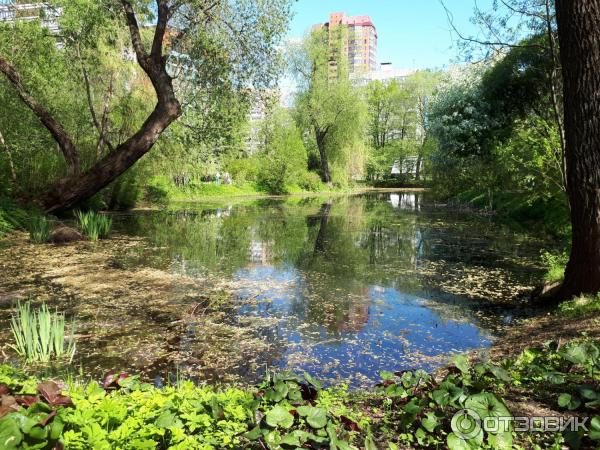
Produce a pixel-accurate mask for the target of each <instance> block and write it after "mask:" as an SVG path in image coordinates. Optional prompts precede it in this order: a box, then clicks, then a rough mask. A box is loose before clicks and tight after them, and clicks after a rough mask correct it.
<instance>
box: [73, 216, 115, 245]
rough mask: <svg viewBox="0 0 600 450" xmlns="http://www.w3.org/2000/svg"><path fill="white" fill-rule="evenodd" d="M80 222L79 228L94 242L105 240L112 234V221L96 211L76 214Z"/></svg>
mask: <svg viewBox="0 0 600 450" xmlns="http://www.w3.org/2000/svg"><path fill="white" fill-rule="evenodd" d="M75 216H76V217H77V220H78V221H79V227H80V228H81V231H82V232H83V234H84V235H85V236H87V237H88V238H89V239H90V240H92V241H97V240H98V239H104V238H106V237H108V235H109V234H110V230H111V228H112V219H111V218H110V217H108V216H106V215H103V214H99V213H97V212H95V211H89V212H82V211H77V212H76V213H75Z"/></svg>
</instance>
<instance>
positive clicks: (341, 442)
mask: <svg viewBox="0 0 600 450" xmlns="http://www.w3.org/2000/svg"><path fill="white" fill-rule="evenodd" d="M599 366H600V348H599V343H597V342H594V341H591V340H589V339H587V338H585V337H583V338H581V339H578V340H574V341H571V342H568V343H566V344H561V343H560V342H548V343H546V344H544V345H543V347H540V348H529V349H526V350H525V351H524V352H522V353H521V354H520V355H519V356H518V357H516V358H512V359H506V360H503V361H501V362H489V361H488V362H481V361H470V360H469V358H467V356H460V357H457V358H456V359H455V360H454V364H453V365H452V366H450V367H448V368H446V369H445V370H444V372H443V373H442V374H438V375H439V376H437V377H436V376H432V375H430V374H427V373H425V372H423V371H416V372H408V371H407V372H399V373H382V382H381V383H380V384H379V385H378V386H377V387H376V389H375V390H374V391H371V392H348V391H347V390H346V389H345V388H344V387H343V386H342V387H338V388H327V389H324V388H323V387H322V386H321V384H320V383H319V382H318V381H317V380H314V379H313V378H312V377H311V376H310V375H307V374H305V375H304V376H297V375H294V374H290V373H279V374H272V375H269V376H268V377H267V378H266V379H265V380H264V381H263V382H262V383H260V384H259V385H258V386H256V387H252V388H248V387H231V386H230V387H216V386H211V385H202V386H196V385H194V384H193V383H192V382H190V381H176V382H175V383H174V384H173V385H170V386H167V387H163V388H157V387H154V386H152V385H150V384H147V383H144V382H142V381H141V380H140V379H139V378H138V377H135V376H133V377H132V376H128V375H127V374H119V373H114V372H111V373H108V374H107V375H106V377H105V378H104V380H103V381H102V382H101V383H98V382H95V381H92V382H85V383H84V382H75V381H71V382H70V383H68V384H67V385H59V384H57V383H55V382H54V381H45V382H44V383H39V382H38V381H37V380H36V379H34V378H32V377H30V376H27V375H26V374H25V373H24V372H21V371H19V370H17V369H14V368H11V367H8V366H0V394H1V395H2V397H1V398H2V408H0V416H1V418H0V442H2V444H3V447H2V448H6V449H17V448H40V449H42V448H47V449H53V448H62V445H64V446H65V447H66V448H73V449H78V448H81V449H84V448H97V449H104V448H106V449H109V448H122V449H154V448H174V449H176V448H181V449H183V448H186V449H196V448H197V449H213V448H215V449H216V448H268V449H288V448H313V449H318V448H330V449H352V448H364V449H368V450H372V449H376V448H389V449H398V448H450V449H476V448H490V449H510V448H523V447H525V448H555V449H560V448H564V446H567V447H569V448H589V447H591V446H593V445H594V442H596V441H597V440H600V416H598V415H597V414H598V413H599V412H600V411H599V409H600V390H599V389H598V381H599V378H600V376H599V375H598V368H599ZM519 391H520V392H524V391H526V392H527V393H528V395H529V396H530V397H531V398H532V399H533V400H536V401H540V402H543V403H544V404H546V405H547V406H548V408H550V410H551V411H553V412H554V414H555V415H557V416H558V415H564V416H573V415H578V416H585V417H590V420H589V421H588V432H584V431H581V432H576V433H572V432H566V433H564V434H560V433H554V434H553V433H545V434H543V433H539V432H532V433H528V434H522V433H514V432H513V431H511V430H510V429H507V430H506V431H504V432H499V433H494V434H492V433H487V432H483V431H481V432H479V433H476V434H475V435H474V437H472V438H470V439H468V440H464V439H462V438H460V437H459V436H458V435H457V434H456V433H455V432H454V431H452V429H453V427H452V421H451V418H452V416H453V415H454V414H455V413H456V412H458V411H460V410H462V409H465V408H467V409H470V410H472V411H474V412H475V413H477V414H478V415H479V416H480V417H481V418H482V419H483V418H486V417H507V416H511V415H514V413H515V412H514V411H512V412H511V411H510V410H509V408H508V406H507V404H508V402H507V401H506V399H507V398H510V397H511V396H513V395H514V393H515V392H519ZM511 404H512V403H511Z"/></svg>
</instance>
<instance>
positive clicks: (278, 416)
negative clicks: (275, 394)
mask: <svg viewBox="0 0 600 450" xmlns="http://www.w3.org/2000/svg"><path fill="white" fill-rule="evenodd" d="M265 421H266V422H267V425H269V426H270V427H273V428H277V427H282V428H290V427H291V426H292V425H293V424H294V416H293V415H292V414H290V412H289V411H288V410H287V409H286V408H284V407H283V406H281V405H276V406H275V407H273V409H271V410H269V411H268V412H267V414H266V415H265Z"/></svg>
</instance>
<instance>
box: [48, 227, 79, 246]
mask: <svg viewBox="0 0 600 450" xmlns="http://www.w3.org/2000/svg"><path fill="white" fill-rule="evenodd" d="M82 240H83V234H81V233H80V232H79V231H77V230H76V229H75V228H71V227H66V226H61V227H58V228H56V229H55V230H54V231H52V233H51V234H50V242H52V243H53V244H66V243H69V242H77V241H82Z"/></svg>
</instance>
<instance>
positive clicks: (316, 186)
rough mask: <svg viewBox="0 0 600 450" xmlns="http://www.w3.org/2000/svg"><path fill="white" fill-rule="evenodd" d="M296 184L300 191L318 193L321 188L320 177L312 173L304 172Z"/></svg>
mask: <svg viewBox="0 0 600 450" xmlns="http://www.w3.org/2000/svg"><path fill="white" fill-rule="evenodd" d="M297 183H298V186H300V187H301V188H302V189H304V190H305V191H310V192H318V191H320V190H321V188H322V187H323V183H321V177H319V175H318V174H316V173H314V172H304V173H303V174H302V175H300V176H299V177H298V181H297Z"/></svg>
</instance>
